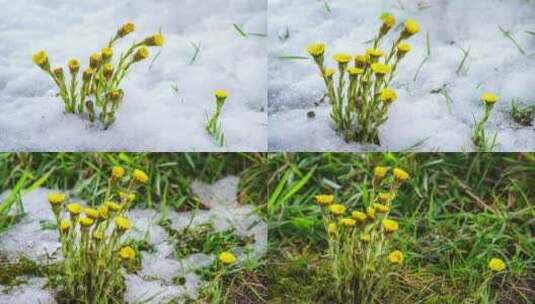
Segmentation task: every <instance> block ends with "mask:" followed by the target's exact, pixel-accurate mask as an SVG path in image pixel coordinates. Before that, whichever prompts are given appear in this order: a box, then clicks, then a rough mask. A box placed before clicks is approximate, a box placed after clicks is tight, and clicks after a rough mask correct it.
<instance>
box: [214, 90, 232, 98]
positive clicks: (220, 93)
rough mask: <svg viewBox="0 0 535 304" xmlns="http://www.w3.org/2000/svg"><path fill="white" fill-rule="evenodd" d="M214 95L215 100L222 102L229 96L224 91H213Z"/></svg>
mask: <svg viewBox="0 0 535 304" xmlns="http://www.w3.org/2000/svg"><path fill="white" fill-rule="evenodd" d="M214 95H215V98H216V99H221V100H224V99H227V97H228V95H229V94H228V92H227V91H225V90H215V93H214Z"/></svg>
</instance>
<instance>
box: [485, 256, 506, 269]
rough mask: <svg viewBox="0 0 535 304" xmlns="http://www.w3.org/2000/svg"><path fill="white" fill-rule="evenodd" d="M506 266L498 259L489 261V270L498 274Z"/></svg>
mask: <svg viewBox="0 0 535 304" xmlns="http://www.w3.org/2000/svg"><path fill="white" fill-rule="evenodd" d="M506 267H507V266H506V265H505V262H504V261H503V260H502V259H500V258H492V259H490V261H489V268H490V270H492V271H496V272H500V271H504V270H505V268H506Z"/></svg>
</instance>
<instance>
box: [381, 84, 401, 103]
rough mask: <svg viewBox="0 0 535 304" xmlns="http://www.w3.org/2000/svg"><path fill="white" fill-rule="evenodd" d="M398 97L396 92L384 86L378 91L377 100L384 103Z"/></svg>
mask: <svg viewBox="0 0 535 304" xmlns="http://www.w3.org/2000/svg"><path fill="white" fill-rule="evenodd" d="M397 99H398V94H397V93H396V91H394V90H393V89H391V88H384V89H382V90H381V92H379V100H380V101H382V102H385V103H389V102H394V101H396V100H397Z"/></svg>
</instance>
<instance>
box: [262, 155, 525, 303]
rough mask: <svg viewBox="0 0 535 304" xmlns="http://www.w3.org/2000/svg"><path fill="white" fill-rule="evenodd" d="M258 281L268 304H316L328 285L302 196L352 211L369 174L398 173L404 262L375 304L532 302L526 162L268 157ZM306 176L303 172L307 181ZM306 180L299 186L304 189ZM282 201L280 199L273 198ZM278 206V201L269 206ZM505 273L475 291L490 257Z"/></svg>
mask: <svg viewBox="0 0 535 304" xmlns="http://www.w3.org/2000/svg"><path fill="white" fill-rule="evenodd" d="M269 159H270V162H269V163H270V166H271V172H273V173H272V177H271V178H270V179H269V186H270V189H272V192H271V196H270V198H273V196H276V197H277V199H272V200H273V201H274V202H278V201H279V200H281V201H282V203H280V204H277V203H272V204H269V205H268V206H270V208H269V211H268V216H269V223H270V244H271V245H270V254H269V257H268V260H269V261H270V267H268V277H269V278H270V290H269V291H270V295H269V299H270V301H271V302H272V303H326V302H329V300H330V299H329V298H328V295H329V293H330V292H329V291H330V288H331V286H332V285H330V281H329V280H328V272H329V271H328V270H327V269H325V264H326V263H325V259H324V256H323V254H324V250H325V248H326V244H325V242H324V237H323V229H322V227H321V222H320V214H319V208H318V207H317V206H315V204H314V203H313V202H312V197H313V195H315V194H319V193H335V195H336V197H337V198H338V199H339V201H341V202H344V203H345V204H346V205H353V206H358V205H359V195H361V190H362V189H361V188H360V181H361V180H362V179H363V178H364V177H365V176H366V175H367V174H368V173H369V170H372V169H373V167H374V166H375V165H379V164H386V165H389V166H400V167H402V168H406V169H407V170H408V171H409V172H410V173H411V175H412V178H411V181H410V183H409V184H408V185H405V186H404V187H403V188H402V190H401V191H400V195H399V197H398V199H397V200H396V202H395V203H394V204H395V208H394V210H395V211H394V213H393V214H392V216H393V217H394V218H397V220H399V221H400V224H401V231H399V233H398V234H397V237H396V238H395V240H394V242H395V243H396V246H397V247H398V248H400V249H401V250H403V251H404V252H405V253H406V260H405V263H404V264H405V266H404V268H403V271H402V272H400V273H397V274H396V275H394V276H392V280H391V289H390V292H388V293H387V294H385V295H384V303H401V302H407V301H408V302H410V303H530V302H532V301H533V300H535V288H534V287H533V286H535V257H534V255H533V252H535V244H534V242H533V239H532V235H533V233H535V222H534V220H533V218H534V215H535V207H534V204H533V202H534V201H535V190H533V187H532V185H533V183H535V155H534V154H520V153H519V154H498V153H494V154H484V153H480V154H462V153H452V154H432V153H420V154H414V153H411V154H393V153H375V154H374V153H368V154H365V153H364V154H363V153H361V154H358V153H356V154H337V153H323V154H314V153H299V154H270V155H269ZM311 172H312V173H311ZM304 181H306V182H304ZM283 194H286V195H283ZM279 198H283V199H279ZM493 256H497V257H500V258H502V259H504V260H505V261H506V263H507V265H508V268H507V271H506V272H504V273H502V274H500V275H499V276H498V277H497V278H496V279H495V280H493V281H492V288H491V289H487V288H481V286H482V284H483V280H484V279H483V277H484V276H485V275H484V274H485V273H486V272H487V263H488V260H489V259H490V257H493Z"/></svg>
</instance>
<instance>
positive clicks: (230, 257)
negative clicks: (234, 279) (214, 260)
mask: <svg viewBox="0 0 535 304" xmlns="http://www.w3.org/2000/svg"><path fill="white" fill-rule="evenodd" d="M218 259H219V261H220V262H221V263H223V264H225V265H230V264H234V263H236V256H234V254H232V252H228V251H223V252H221V253H220V254H219V257H218Z"/></svg>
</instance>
